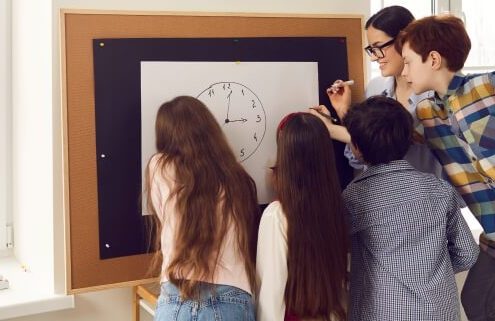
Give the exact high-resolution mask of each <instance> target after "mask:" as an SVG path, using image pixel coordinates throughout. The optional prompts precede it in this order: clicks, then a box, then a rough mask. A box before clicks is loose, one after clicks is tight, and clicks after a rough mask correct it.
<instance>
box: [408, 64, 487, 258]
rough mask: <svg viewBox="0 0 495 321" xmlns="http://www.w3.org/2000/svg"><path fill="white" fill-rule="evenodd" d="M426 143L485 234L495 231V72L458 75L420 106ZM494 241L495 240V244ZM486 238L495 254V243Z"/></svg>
mask: <svg viewBox="0 0 495 321" xmlns="http://www.w3.org/2000/svg"><path fill="white" fill-rule="evenodd" d="M416 112H417V116H418V119H419V120H420V121H421V122H422V124H423V127H424V137H425V140H426V142H427V144H428V145H429V146H430V148H431V149H432V150H433V152H434V154H435V155H436V156H437V158H438V159H439V161H440V163H441V164H442V165H443V167H444V170H445V172H446V173H447V175H448V176H449V179H450V182H451V183H452V184H453V185H454V186H455V187H456V188H457V191H458V192H459V193H460V194H461V195H462V197H463V198H464V200H465V202H466V204H467V205H468V207H469V209H470V210H471V212H473V214H474V215H475V216H476V217H477V218H478V220H479V221H480V223H481V225H482V226H483V229H484V230H485V233H488V234H489V233H494V232H495V72H491V73H485V74H479V75H469V76H464V75H462V74H456V75H455V76H454V78H453V79H452V81H451V83H450V85H449V88H448V91H447V94H446V96H445V97H443V99H440V98H439V97H438V96H435V97H432V98H429V99H427V100H424V101H422V102H420V103H419V104H418V106H417V109H416ZM491 245H493V242H492V244H491ZM491 245H490V243H488V244H487V243H483V242H482V243H481V246H482V248H483V249H484V250H485V251H487V252H488V253H489V254H490V255H492V256H494V257H495V255H494V254H495V253H494V252H495V248H491V249H490V248H489V247H491Z"/></svg>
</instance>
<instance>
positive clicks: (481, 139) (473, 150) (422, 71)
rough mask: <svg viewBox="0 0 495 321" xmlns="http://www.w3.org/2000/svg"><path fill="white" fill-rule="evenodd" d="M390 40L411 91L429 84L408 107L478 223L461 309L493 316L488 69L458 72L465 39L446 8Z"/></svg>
mask: <svg viewBox="0 0 495 321" xmlns="http://www.w3.org/2000/svg"><path fill="white" fill-rule="evenodd" d="M396 45H397V49H398V51H399V52H401V51H402V57H403V58H404V64H405V67H404V71H403V75H404V76H405V77H406V78H407V80H408V81H409V82H410V83H411V87H412V88H413V90H414V92H415V93H419V92H423V91H426V90H434V91H435V96H434V97H433V98H431V99H428V100H425V101H423V102H420V103H419V104H418V106H417V109H416V112H417V115H418V119H419V120H420V121H421V123H422V124H423V127H424V138H425V141H426V143H427V144H428V146H429V147H430V148H431V150H432V151H433V153H434V154H435V156H436V157H437V159H438V160H439V161H440V163H441V164H442V165H443V168H444V171H445V172H446V173H447V176H448V177H449V181H450V183H451V184H452V185H454V186H455V187H456V189H457V191H458V192H459V194H460V195H461V196H462V197H463V198H464V201H465V202H466V204H467V206H468V207H469V209H470V210H471V212H472V213H473V214H474V215H475V216H476V218H477V219H478V220H479V222H480V223H481V226H482V227H483V229H484V233H483V234H482V235H481V237H480V247H481V251H480V255H479V258H478V261H477V262H476V265H475V266H474V267H473V268H472V269H471V270H470V271H469V274H468V277H467V279H466V282H465V285H464V288H463V290H462V303H463V306H464V310H465V312H466V315H467V316H468V319H469V320H472V321H477V320H479V321H485V320H495V72H490V73H484V74H477V75H467V76H466V75H463V74H462V73H461V72H460V70H461V69H462V68H463V66H464V62H465V61H466V59H467V56H468V54H469V51H470V49H471V41H470V39H469V36H468V34H467V32H466V30H465V28H464V24H463V22H462V21H461V20H460V19H458V18H456V17H454V16H432V17H426V18H423V19H420V20H417V21H415V22H413V23H411V24H410V25H409V26H408V27H407V28H405V29H404V31H403V33H402V34H401V35H400V37H399V39H398V40H397V43H396Z"/></svg>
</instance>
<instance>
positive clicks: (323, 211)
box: [275, 113, 348, 320]
mask: <svg viewBox="0 0 495 321" xmlns="http://www.w3.org/2000/svg"><path fill="white" fill-rule="evenodd" d="M277 146H278V148H277V165H276V171H275V188H276V191H277V194H278V198H279V200H280V203H281V204H282V209H283V211H284V213H285V216H286V218H287V242H288V256H287V266H288V280H287V285H286V288H285V303H286V309H287V311H288V312H289V313H293V314H295V315H297V316H298V317H299V318H316V319H320V320H321V319H323V320H330V318H332V319H338V320H345V319H346V309H345V305H346V284H347V249H348V238H347V229H346V227H345V222H344V220H345V218H344V213H345V208H344V205H343V202H342V199H341V189H340V185H339V181H338V175H337V172H336V168H335V158H334V153H333V146H332V141H331V138H330V136H329V134H328V131H327V129H326V128H325V125H324V124H323V122H322V121H321V120H319V119H318V118H317V117H315V116H313V115H311V114H308V113H295V114H289V115H288V116H286V117H285V118H284V119H283V120H282V122H281V123H280V125H279V128H278V130H277Z"/></svg>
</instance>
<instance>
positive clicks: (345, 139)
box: [309, 105, 351, 144]
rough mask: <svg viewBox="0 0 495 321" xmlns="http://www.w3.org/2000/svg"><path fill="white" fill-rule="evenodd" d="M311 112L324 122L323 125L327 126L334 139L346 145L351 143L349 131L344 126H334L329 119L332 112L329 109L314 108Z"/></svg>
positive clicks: (322, 107) (321, 106) (323, 107)
mask: <svg viewBox="0 0 495 321" xmlns="http://www.w3.org/2000/svg"><path fill="white" fill-rule="evenodd" d="M309 112H310V114H313V115H315V116H316V117H318V118H320V119H321V120H322V121H323V124H325V126H326V127H327V129H328V132H329V133H330V137H331V138H332V139H335V140H338V141H339V142H342V143H346V144H348V143H350V142H351V136H350V135H349V132H348V131H347V129H346V128H345V127H344V126H342V125H336V124H334V123H333V122H332V120H331V119H330V118H329V116H330V112H329V111H328V109H327V107H325V106H323V105H320V106H317V107H312V108H310V109H309ZM325 115H326V116H325Z"/></svg>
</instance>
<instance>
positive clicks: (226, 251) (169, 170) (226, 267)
mask: <svg viewBox="0 0 495 321" xmlns="http://www.w3.org/2000/svg"><path fill="white" fill-rule="evenodd" d="M159 157H160V155H155V156H153V157H152V158H151V161H150V166H149V175H150V181H151V190H150V193H151V201H152V203H153V207H154V208H155V211H156V212H157V214H158V218H159V219H160V221H161V223H162V226H163V228H162V234H161V246H162V254H163V263H162V276H161V282H167V281H168V277H167V275H166V274H165V273H164V271H165V270H166V268H167V267H168V265H169V264H170V261H171V259H172V257H173V254H174V250H175V246H174V242H175V238H174V234H175V228H176V225H177V224H176V222H177V215H178V213H177V211H176V208H175V197H173V198H170V199H169V196H170V192H171V191H172V190H173V188H174V185H175V169H174V167H173V165H167V167H166V168H165V170H164V171H163V172H161V171H160V170H159V168H158V167H157V162H158V159H159ZM238 253H239V251H238V249H237V245H236V244H235V237H234V227H233V226H231V227H230V229H229V232H228V233H227V234H226V236H225V239H224V242H223V244H222V247H221V251H220V255H219V257H218V263H217V266H216V273H215V275H214V277H213V283H215V284H223V285H230V286H235V287H237V288H240V289H242V290H244V291H246V292H248V293H252V292H251V287H250V285H249V279H248V277H247V274H246V270H245V268H244V261H243V260H242V257H241V256H240V255H239V254H238ZM198 281H204V282H211V281H208V280H198Z"/></svg>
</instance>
